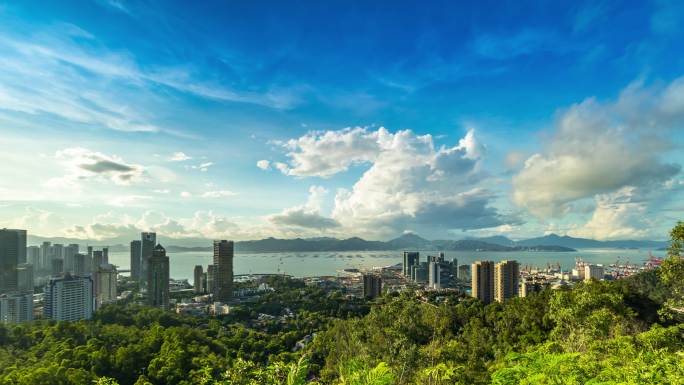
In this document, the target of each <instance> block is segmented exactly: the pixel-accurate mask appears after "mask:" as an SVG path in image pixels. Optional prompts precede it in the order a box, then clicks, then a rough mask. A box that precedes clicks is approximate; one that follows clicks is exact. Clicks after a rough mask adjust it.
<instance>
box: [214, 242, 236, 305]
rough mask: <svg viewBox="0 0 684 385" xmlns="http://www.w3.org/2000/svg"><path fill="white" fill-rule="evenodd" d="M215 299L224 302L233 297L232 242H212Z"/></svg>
mask: <svg viewBox="0 0 684 385" xmlns="http://www.w3.org/2000/svg"><path fill="white" fill-rule="evenodd" d="M214 269H215V271H214V293H215V297H214V298H215V299H216V300H218V301H222V302H226V301H229V300H230V299H231V297H232V296H233V241H226V240H222V241H214Z"/></svg>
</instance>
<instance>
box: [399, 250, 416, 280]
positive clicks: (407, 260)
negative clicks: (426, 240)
mask: <svg viewBox="0 0 684 385" xmlns="http://www.w3.org/2000/svg"><path fill="white" fill-rule="evenodd" d="M419 264H420V253H418V252H417V251H404V266H403V273H404V276H405V277H410V276H411V266H416V265H419Z"/></svg>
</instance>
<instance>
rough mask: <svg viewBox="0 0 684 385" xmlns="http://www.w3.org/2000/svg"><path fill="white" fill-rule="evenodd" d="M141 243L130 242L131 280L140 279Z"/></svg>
mask: <svg viewBox="0 0 684 385" xmlns="http://www.w3.org/2000/svg"><path fill="white" fill-rule="evenodd" d="M141 253H142V241H131V278H133V279H137V280H139V279H140V268H141V265H140V256H141Z"/></svg>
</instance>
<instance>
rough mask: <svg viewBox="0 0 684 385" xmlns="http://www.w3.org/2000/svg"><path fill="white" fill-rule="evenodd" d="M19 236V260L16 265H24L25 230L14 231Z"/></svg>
mask: <svg viewBox="0 0 684 385" xmlns="http://www.w3.org/2000/svg"><path fill="white" fill-rule="evenodd" d="M14 231H16V232H17V233H18V234H19V258H18V260H17V262H18V263H26V262H27V260H26V230H14Z"/></svg>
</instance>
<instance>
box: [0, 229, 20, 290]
mask: <svg viewBox="0 0 684 385" xmlns="http://www.w3.org/2000/svg"><path fill="white" fill-rule="evenodd" d="M22 255H23V256H24V259H26V230H15V229H0V293H7V292H10V291H15V290H17V266H19V263H20V262H19V261H20V259H21V256H22Z"/></svg>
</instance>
